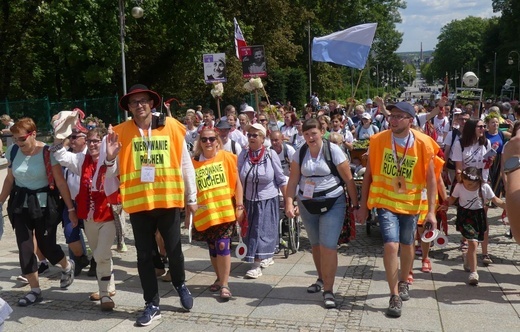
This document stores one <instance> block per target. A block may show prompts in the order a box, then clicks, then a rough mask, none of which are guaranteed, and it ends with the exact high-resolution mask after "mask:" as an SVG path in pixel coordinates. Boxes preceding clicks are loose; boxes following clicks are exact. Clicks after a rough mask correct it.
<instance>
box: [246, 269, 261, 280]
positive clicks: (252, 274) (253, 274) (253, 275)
mask: <svg viewBox="0 0 520 332" xmlns="http://www.w3.org/2000/svg"><path fill="white" fill-rule="evenodd" d="M261 276H262V268H261V267H260V266H258V267H253V268H251V269H250V270H249V271H247V272H246V278H248V279H257V278H258V277H261Z"/></svg>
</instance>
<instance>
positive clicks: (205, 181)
mask: <svg viewBox="0 0 520 332" xmlns="http://www.w3.org/2000/svg"><path fill="white" fill-rule="evenodd" d="M192 161H193V166H194V168H195V179H196V181H195V182H196V183H197V204H198V206H199V208H198V209H197V212H195V216H194V217H193V225H194V226H195V228H196V229H197V230H198V231H204V230H206V229H208V228H209V227H211V226H215V225H219V224H223V223H228V222H232V221H234V220H235V219H236V218H235V208H234V206H233V201H232V198H233V196H234V194H235V188H236V183H237V178H238V166H237V156H235V155H234V154H232V153H230V152H227V151H224V150H220V151H218V152H217V155H216V156H215V157H214V158H212V159H209V160H204V161H197V160H195V159H192Z"/></svg>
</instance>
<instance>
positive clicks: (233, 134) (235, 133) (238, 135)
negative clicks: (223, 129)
mask: <svg viewBox="0 0 520 332" xmlns="http://www.w3.org/2000/svg"><path fill="white" fill-rule="evenodd" d="M228 137H229V138H230V139H232V140H233V141H235V142H237V143H238V144H240V146H241V147H242V148H243V149H244V148H246V147H247V146H248V145H249V142H248V141H247V137H246V135H244V134H242V132H241V131H240V130H238V129H233V130H232V131H230V132H229V135H228Z"/></svg>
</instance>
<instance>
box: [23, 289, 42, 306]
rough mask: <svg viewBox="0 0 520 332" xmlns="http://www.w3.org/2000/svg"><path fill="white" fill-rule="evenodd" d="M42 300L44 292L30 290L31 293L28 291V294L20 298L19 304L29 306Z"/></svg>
mask: <svg viewBox="0 0 520 332" xmlns="http://www.w3.org/2000/svg"><path fill="white" fill-rule="evenodd" d="M41 301H43V296H42V293H36V292H33V291H30V292H29V293H27V295H25V296H24V297H22V298H21V299H19V300H18V306H20V307H27V306H29V305H31V304H34V303H37V302H41Z"/></svg>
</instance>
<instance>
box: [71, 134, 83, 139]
mask: <svg viewBox="0 0 520 332" xmlns="http://www.w3.org/2000/svg"><path fill="white" fill-rule="evenodd" d="M81 137H85V136H83V135H70V139H78V138H81Z"/></svg>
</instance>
